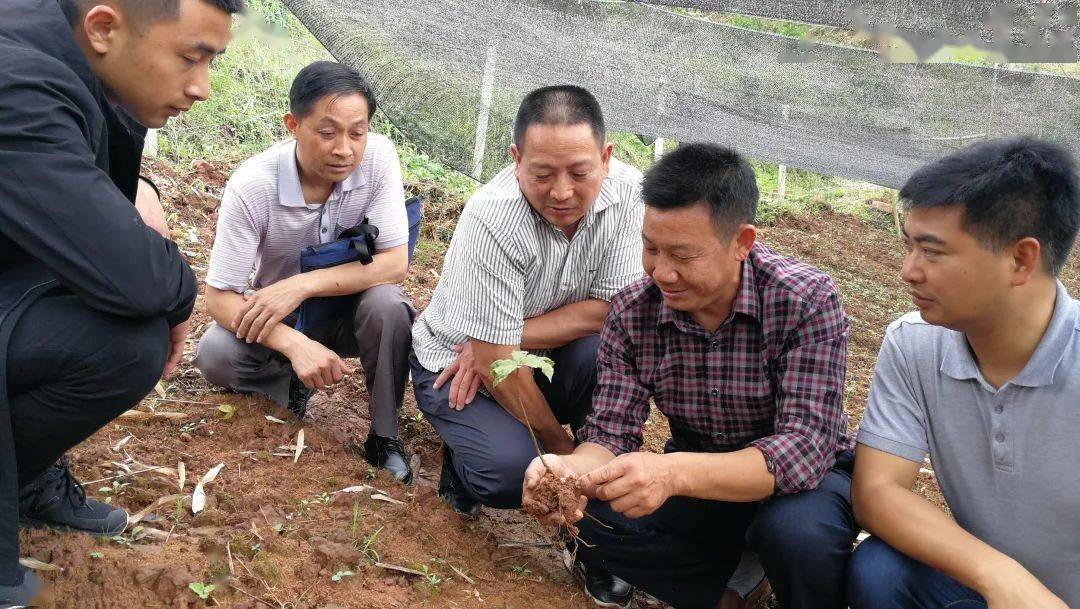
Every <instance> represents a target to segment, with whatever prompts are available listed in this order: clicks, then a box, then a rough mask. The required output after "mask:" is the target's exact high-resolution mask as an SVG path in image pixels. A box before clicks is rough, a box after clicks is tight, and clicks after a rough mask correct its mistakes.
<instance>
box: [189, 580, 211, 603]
mask: <svg viewBox="0 0 1080 609" xmlns="http://www.w3.org/2000/svg"><path fill="white" fill-rule="evenodd" d="M187 587H188V588H189V589H190V590H191V591H192V592H194V593H195V594H196V595H198V597H199V598H201V599H203V600H204V601H205V600H207V599H209V598H210V595H211V594H213V593H214V590H215V589H216V588H217V586H215V585H214V584H204V583H202V582H191V583H190V584H188V585H187Z"/></svg>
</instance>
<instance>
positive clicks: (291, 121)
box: [282, 112, 300, 137]
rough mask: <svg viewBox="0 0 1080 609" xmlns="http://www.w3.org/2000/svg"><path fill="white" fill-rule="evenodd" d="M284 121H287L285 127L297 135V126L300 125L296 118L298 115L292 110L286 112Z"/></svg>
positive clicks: (293, 134)
mask: <svg viewBox="0 0 1080 609" xmlns="http://www.w3.org/2000/svg"><path fill="white" fill-rule="evenodd" d="M282 122H283V123H285V129H287V130H288V131H289V134H290V135H292V136H293V137H296V128H297V127H298V126H299V125H300V122H299V121H297V120H296V116H295V115H294V114H293V113H292V112H286V113H285V116H284V117H283V118H282Z"/></svg>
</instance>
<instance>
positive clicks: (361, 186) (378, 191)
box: [206, 132, 409, 293]
mask: <svg viewBox="0 0 1080 609" xmlns="http://www.w3.org/2000/svg"><path fill="white" fill-rule="evenodd" d="M367 138H368V140H367V145H366V146H365V148H364V158H363V160H361V162H360V165H359V166H358V167H357V168H356V170H354V171H353V172H352V173H351V174H349V177H347V178H346V179H345V180H344V181H342V182H339V183H337V184H335V185H334V189H333V192H331V193H330V197H329V199H327V200H326V201H325V202H321V201H316V202H309V201H305V200H304V191H303V189H302V188H301V186H300V175H299V172H298V170H297V167H296V140H288V141H285V142H282V143H280V144H276V145H274V146H273V147H271V148H270V149H269V150H266V151H265V152H262V153H260V154H258V155H256V156H254V157H252V158H250V159H248V160H247V161H245V162H244V164H243V165H241V166H240V167H239V168H238V169H237V170H236V171H235V172H234V173H233V175H232V177H231V178H229V182H228V183H227V184H226V185H225V192H224V194H223V195H222V197H221V208H220V210H219V211H218V224H217V235H216V237H215V238H214V248H213V250H212V251H211V253H210V269H209V271H208V272H207V274H206V283H207V284H208V285H211V286H214V287H215V288H217V289H219V290H233V291H235V292H240V293H243V292H245V291H247V290H249V289H256V290H258V289H261V288H264V287H266V286H268V285H272V284H274V283H277V282H278V281H281V280H282V279H287V278H289V277H292V276H293V275H296V274H297V273H299V272H300V250H302V249H303V248H305V247H308V246H311V245H318V244H319V243H326V242H327V241H332V240H334V239H336V238H337V236H338V235H339V234H341V232H342V231H344V230H345V229H348V228H352V227H353V226H356V225H357V224H359V223H360V222H361V221H363V219H364V218H368V220H369V221H370V222H371V223H372V224H374V225H375V226H377V227H378V228H379V237H378V239H376V240H375V247H376V248H377V249H379V250H385V249H389V248H392V247H397V246H399V245H404V244H406V243H408V241H409V223H408V219H407V217H406V213H405V187H404V186H403V184H402V181H401V165H400V162H399V161H398V155H397V150H396V149H395V148H394V144H393V142H391V141H390V139H389V138H387V137H386V136H383V135H380V134H378V133H371V132H368V135H367ZM253 269H254V277H253V278H252V270H253Z"/></svg>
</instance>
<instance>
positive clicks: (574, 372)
mask: <svg viewBox="0 0 1080 609" xmlns="http://www.w3.org/2000/svg"><path fill="white" fill-rule="evenodd" d="M599 344H600V340H599V337H598V336H596V335H592V336H587V337H585V338H581V339H578V340H576V341H574V342H572V343H570V344H568V345H566V346H564V347H560V348H558V349H555V350H554V351H552V353H551V359H553V360H555V375H554V377H553V378H552V381H551V382H548V380H547V378H546V377H545V376H544V375H542V374H540V373H539V372H536V373H535V374H534V378H535V379H536V384H537V386H539V388H540V391H541V392H542V393H543V394H544V397H545V398H546V399H547V402H548V405H549V406H550V407H551V411H552V414H554V415H555V418H556V419H558V421H559V422H560V423H563V424H569V425H570V427H571V429H574V430H576V429H578V428H579V427H581V425H582V424H583V423H584V422H585V417H586V416H588V414H589V411H590V410H591V409H592V393H593V389H594V388H595V387H596V348H597V346H598V345H599ZM409 364H410V365H411V366H412V378H413V390H414V391H415V392H416V404H417V406H419V407H420V410H421V412H423V413H424V418H426V419H427V420H428V422H430V423H431V425H432V426H433V427H434V428H435V431H437V432H439V436H440V437H441V438H442V440H443V442H445V443H446V446H447V447H448V448H449V449H450V453H451V455H452V460H453V463H452V465H453V467H454V471H455V472H457V475H458V478H460V479H461V481H462V483H464V485H465V489H464V490H466V491H468V493H469V494H470V495H472V496H473V497H474V498H475V499H476V500H477V501H479V502H480V503H482V504H484V505H486V506H489V507H494V508H503V509H509V508H519V507H521V485H522V482H523V481H524V479H525V469H526V468H527V467H529V463H531V462H532V460H533V459H535V458H536V449H535V448H534V447H533V443H532V440H531V439H529V432H528V429H527V428H526V427H525V425H524V424H523V423H521V422H520V421H518V420H517V419H515V418H514V417H513V416H511V415H510V413H509V412H507V411H506V410H505V409H504V408H503V407H502V406H500V405H499V403H498V402H496V401H495V400H494V399H492V398H490V397H488V396H486V395H483V394H481V393H477V394H476V399H474V400H473V402H472V404H469V405H468V406H466V407H465V409H464V410H454V409H453V408H450V405H449V396H450V383H449V382H447V383H446V384H445V385H443V386H442V388H440V389H438V390H436V389H435V388H434V386H433V385H434V383H435V379H436V378H438V376H439V373H438V372H432V371H430V370H425V369H424V367H423V366H421V365H420V362H419V361H417V359H416V355H410V356H409ZM537 441H539V439H538V440H537ZM541 448H543V446H542V445H541Z"/></svg>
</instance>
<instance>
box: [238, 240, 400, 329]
mask: <svg viewBox="0 0 1080 609" xmlns="http://www.w3.org/2000/svg"><path fill="white" fill-rule="evenodd" d="M408 270H409V253H408V247H407V246H405V245H400V246H398V247H392V248H389V249H385V250H381V251H379V252H376V254H375V256H373V257H372V262H371V263H370V264H363V263H360V262H350V263H348V264H342V265H340V266H335V267H332V268H328V269H319V270H316V271H309V272H307V273H300V274H298V275H293V276H292V277H289V278H288V279H282V280H281V281H279V282H277V283H274V284H272V285H268V286H266V287H265V288H262V289H261V290H258V291H256V292H253V293H250V294H246V295H245V296H244V297H243V303H242V304H243V306H241V307H240V308H239V309H238V310H237V311H236V312H235V314H234V315H233V318H232V325H230V326H229V328H230V329H232V330H234V331H235V332H236V333H237V337H238V338H241V339H244V340H247V341H248V342H249V343H250V342H257V343H260V344H263V343H265V341H266V340H267V339H268V338H269V337H270V333H271V332H273V331H274V328H275V326H278V325H280V323H281V320H282V319H285V317H286V316H288V315H289V314H290V313H292V312H293V311H295V310H296V308H297V307H299V306H300V303H302V302H304V301H305V300H307V299H308V298H315V297H319V296H348V295H350V294H358V293H360V292H363V291H364V290H366V289H368V288H371V287H374V286H377V285H383V284H391V283H398V282H400V281H402V280H404V279H405V275H406V274H407V273H408Z"/></svg>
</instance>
